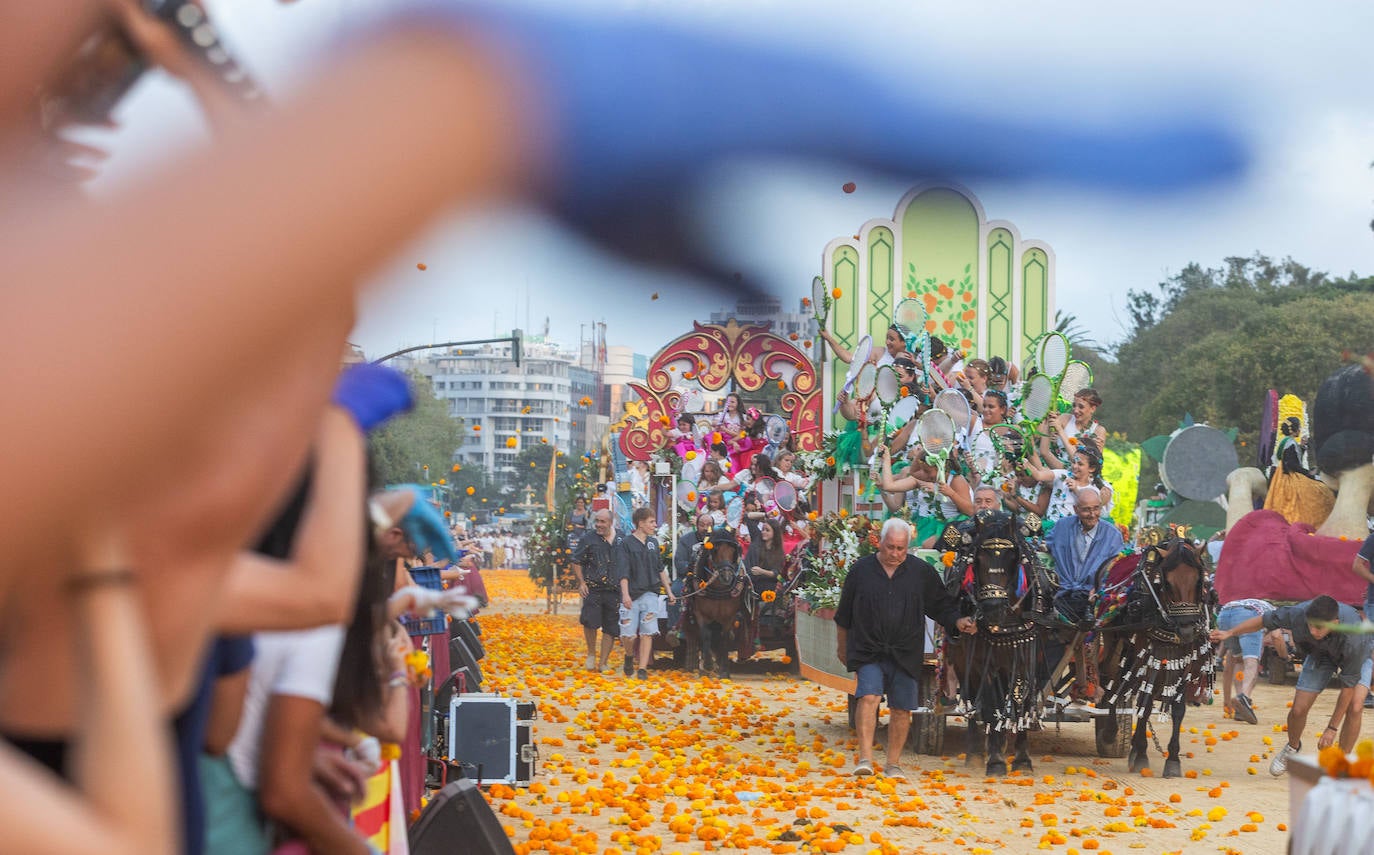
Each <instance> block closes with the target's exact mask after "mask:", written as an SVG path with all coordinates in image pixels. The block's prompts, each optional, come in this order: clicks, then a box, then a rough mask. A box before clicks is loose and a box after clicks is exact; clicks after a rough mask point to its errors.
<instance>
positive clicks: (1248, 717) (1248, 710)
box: [1235, 695, 1259, 724]
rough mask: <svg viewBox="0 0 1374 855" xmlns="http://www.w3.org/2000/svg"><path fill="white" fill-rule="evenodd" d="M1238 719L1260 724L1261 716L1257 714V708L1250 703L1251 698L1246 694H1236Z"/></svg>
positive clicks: (1236, 714)
mask: <svg viewBox="0 0 1374 855" xmlns="http://www.w3.org/2000/svg"><path fill="white" fill-rule="evenodd" d="M1235 706H1236V708H1235V716H1236V721H1243V722H1245V723H1246V724H1259V716H1257V715H1255V708H1254V707H1253V706H1252V705H1251V704H1250V699H1249V698H1247V697H1245V696H1244V695H1236V704H1235Z"/></svg>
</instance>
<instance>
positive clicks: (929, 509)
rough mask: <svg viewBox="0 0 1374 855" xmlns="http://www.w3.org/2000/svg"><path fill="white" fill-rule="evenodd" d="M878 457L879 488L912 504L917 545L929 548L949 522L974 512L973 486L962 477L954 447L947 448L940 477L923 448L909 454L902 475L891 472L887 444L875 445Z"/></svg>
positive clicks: (961, 518) (890, 460) (964, 517)
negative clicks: (903, 494) (941, 476)
mask: <svg viewBox="0 0 1374 855" xmlns="http://www.w3.org/2000/svg"><path fill="white" fill-rule="evenodd" d="M878 458H879V460H880V461H881V462H882V476H881V477H880V478H879V480H878V485H879V487H881V488H882V490H883V491H884V492H887V493H906V492H908V491H910V493H909V495H908V497H907V500H908V504H909V505H910V506H911V507H912V509H913V511H912V522H913V523H915V525H916V537H915V538H913V541H914V542H915V543H916V545H917V546H920V547H922V548H929V547H930V545H931V544H932V543H934V542H935V539H936V538H937V537H939V536H940V532H942V531H944V528H945V526H946V525H948V524H949V523H952V522H958V521H960V520H965V519H968V518H969V517H970V516H972V515H973V489H972V488H971V487H969V483H968V479H967V478H965V477H964V474H963V471H962V464H961V463H960V460H959V451H958V449H957V448H955V449H952V450H951V451H950V455H949V459H948V460H947V461H945V477H944V479H943V480H938V479H939V472H938V471H937V469H936V467H935V464H933V463H930V462H928V461H927V460H926V455H925V452H924V451H917V452H915V453H914V454H913V455H912V458H911V463H910V465H908V466H907V468H906V471H905V472H904V473H903V474H901V475H896V476H894V475H893V474H892V459H891V453H890V452H889V451H888V450H887V446H885V445H884V446H880V447H879V448H878Z"/></svg>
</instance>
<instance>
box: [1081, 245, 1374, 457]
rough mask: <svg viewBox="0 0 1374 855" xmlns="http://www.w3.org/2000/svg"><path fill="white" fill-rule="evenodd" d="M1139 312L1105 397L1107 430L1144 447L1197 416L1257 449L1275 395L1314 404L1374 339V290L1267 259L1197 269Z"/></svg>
mask: <svg viewBox="0 0 1374 855" xmlns="http://www.w3.org/2000/svg"><path fill="white" fill-rule="evenodd" d="M1130 307H1131V313H1132V317H1133V320H1134V321H1135V329H1133V330H1132V332H1131V334H1130V335H1129V336H1128V337H1127V338H1126V339H1125V340H1124V341H1123V342H1121V343H1120V344H1119V345H1118V346H1117V347H1116V351H1115V357H1116V359H1115V364H1114V365H1111V366H1110V367H1109V368H1107V370H1106V371H1105V372H1104V378H1105V381H1106V382H1105V384H1104V385H1105V387H1106V388H1100V389H1099V391H1102V392H1103V398H1104V400H1105V401H1106V404H1105V406H1104V407H1103V411H1102V417H1103V419H1102V420H1103V422H1104V423H1105V424H1107V426H1108V427H1109V428H1111V429H1112V430H1116V431H1120V432H1122V433H1124V434H1126V435H1127V436H1129V437H1130V438H1131V439H1134V440H1136V441H1140V440H1143V439H1145V438H1148V437H1150V436H1154V435H1158V434H1165V433H1169V432H1170V431H1172V430H1173V429H1174V428H1175V427H1177V425H1178V422H1179V419H1180V418H1182V417H1183V415H1184V414H1185V413H1191V414H1192V415H1193V417H1194V418H1195V419H1196V420H1198V421H1205V422H1208V423H1209V424H1212V425H1214V426H1217V427H1222V428H1228V427H1236V428H1238V429H1239V431H1240V438H1241V440H1242V442H1245V443H1246V444H1247V445H1250V444H1252V443H1253V442H1254V441H1255V439H1256V437H1257V434H1258V431H1259V427H1260V422H1261V408H1262V406H1263V402H1264V394H1265V391H1266V390H1268V389H1277V390H1279V391H1280V392H1281V393H1286V392H1292V393H1293V394H1296V395H1298V396H1299V397H1301V398H1303V399H1304V400H1307V401H1309V402H1310V401H1311V400H1312V398H1313V397H1314V396H1315V394H1316V390H1317V386H1318V385H1320V383H1321V381H1322V380H1323V379H1324V378H1325V377H1326V376H1327V375H1328V374H1330V373H1331V372H1332V371H1334V370H1336V369H1337V368H1338V367H1339V366H1340V360H1341V351H1342V349H1344V348H1350V349H1352V350H1357V351H1360V352H1364V351H1365V350H1368V349H1369V346H1370V344H1371V338H1374V334H1371V332H1370V330H1371V328H1374V278H1363V279H1361V278H1356V277H1353V276H1352V277H1348V278H1344V279H1333V278H1332V277H1330V276H1329V275H1327V274H1325V273H1320V272H1315V271H1312V270H1311V269H1309V268H1307V267H1305V266H1303V265H1301V264H1298V263H1297V262H1294V261H1293V260H1292V259H1285V260H1283V261H1280V262H1275V261H1272V260H1271V259H1269V258H1266V257H1264V256H1262V255H1254V256H1251V257H1249V258H1239V257H1235V258H1228V259H1226V260H1225V261H1224V262H1223V265H1222V266H1221V267H1218V268H1203V267H1201V266H1200V265H1197V264H1190V265H1189V266H1188V267H1186V268H1185V269H1184V270H1183V271H1182V272H1181V273H1179V274H1178V275H1177V276H1174V277H1172V278H1170V279H1168V280H1166V281H1165V282H1162V283H1160V285H1159V286H1158V289H1157V293H1153V292H1151V293H1146V292H1132V294H1131V303H1130ZM1094 368H1096V366H1094ZM1242 457H1243V458H1245V457H1246V455H1245V452H1244V451H1242Z"/></svg>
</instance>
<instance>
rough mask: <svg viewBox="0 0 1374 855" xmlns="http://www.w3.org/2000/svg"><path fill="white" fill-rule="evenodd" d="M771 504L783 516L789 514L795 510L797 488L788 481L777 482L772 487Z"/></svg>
mask: <svg viewBox="0 0 1374 855" xmlns="http://www.w3.org/2000/svg"><path fill="white" fill-rule="evenodd" d="M773 504H775V505H777V506H778V510H780V511H782V512H783V513H785V514H790V513H791V512H792V511H795V510H796V509H797V488H796V487H794V486H792V484H791V483H790V482H788V481H779V482H778V483H777V484H775V485H773Z"/></svg>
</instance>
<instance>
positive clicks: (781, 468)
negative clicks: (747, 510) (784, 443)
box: [773, 449, 811, 494]
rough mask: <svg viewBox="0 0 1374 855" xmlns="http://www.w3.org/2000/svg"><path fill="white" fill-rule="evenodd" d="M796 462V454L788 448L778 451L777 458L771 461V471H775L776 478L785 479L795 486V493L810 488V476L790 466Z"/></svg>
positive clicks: (803, 491)
mask: <svg viewBox="0 0 1374 855" xmlns="http://www.w3.org/2000/svg"><path fill="white" fill-rule="evenodd" d="M796 462H797V455H796V453H795V452H793V451H792V450H790V449H783V450H782V451H780V452H778V459H777V460H776V461H774V463H773V467H774V469H773V471H775V472H776V473H777V480H779V481H786V482H787V483H789V484H791V485H792V486H793V487H796V488H797V493H798V494H801V493H805V492H806V491H807V490H809V489H810V488H811V476H809V475H803V474H801V473H800V472H795V471H793V469H792V466H793V465H794V464H795V463H796Z"/></svg>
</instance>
